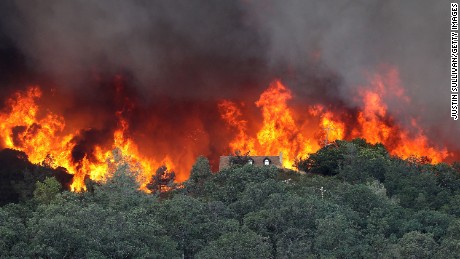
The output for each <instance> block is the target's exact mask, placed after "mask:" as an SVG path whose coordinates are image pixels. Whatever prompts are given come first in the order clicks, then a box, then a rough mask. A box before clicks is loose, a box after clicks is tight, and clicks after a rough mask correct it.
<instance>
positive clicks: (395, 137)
mask: <svg viewBox="0 0 460 259" xmlns="http://www.w3.org/2000/svg"><path fill="white" fill-rule="evenodd" d="M387 91H389V92H391V93H392V95H393V96H394V97H396V98H397V99H398V100H400V101H403V102H406V103H407V102H409V101H410V100H409V98H407V97H406V96H405V94H404V89H403V88H402V87H401V86H400V83H399V75H398V72H397V70H395V69H390V70H389V71H388V72H387V73H385V74H384V75H383V76H381V75H375V76H374V77H373V80H372V81H371V85H370V86H369V87H366V88H362V89H361V90H360V92H359V94H360V96H361V97H362V100H363V107H362V109H361V110H360V111H359V112H358V113H357V117H356V120H357V122H358V124H357V125H347V124H346V123H345V121H344V120H343V119H342V117H341V116H342V115H341V114H338V113H334V112H332V111H330V110H327V109H326V108H325V107H324V106H322V105H311V106H308V107H307V111H308V112H307V113H305V114H302V113H301V112H298V109H297V110H296V109H294V108H292V107H290V106H289V105H288V101H289V100H290V99H291V98H292V94H291V91H290V90H289V89H287V88H286V86H284V85H283V84H282V83H281V82H280V81H274V82H273V83H272V84H271V85H270V86H269V87H268V89H267V90H265V91H264V92H263V93H262V94H261V96H260V98H259V100H258V101H256V103H255V105H256V106H257V107H259V108H260V109H261V113H262V116H263V121H262V123H261V126H260V129H259V131H258V132H256V133H253V134H252V137H251V134H249V133H248V132H246V129H247V128H246V121H245V120H243V119H242V118H241V117H242V114H241V111H240V110H239V109H238V107H237V106H236V104H235V103H232V102H230V101H227V100H224V101H222V102H221V103H220V107H227V108H226V109H221V117H222V118H223V119H224V120H225V121H226V122H227V123H228V124H229V126H231V127H234V128H236V129H238V134H237V136H236V137H235V138H234V140H233V141H232V142H231V143H230V145H229V147H230V148H231V149H233V150H243V151H250V152H251V154H253V155H274V154H278V153H279V152H282V153H283V166H284V167H286V168H292V165H293V163H294V161H295V159H298V158H301V157H305V156H308V155H309V154H310V153H313V152H316V151H317V150H318V149H319V148H320V147H321V146H320V145H319V144H318V142H320V143H321V145H325V144H328V143H330V142H332V141H334V140H343V139H352V138H356V137H361V138H365V139H366V140H367V141H368V142H370V143H373V144H375V143H382V144H384V145H385V146H386V147H387V148H388V149H389V152H390V153H391V154H393V155H397V156H400V157H401V158H403V159H405V158H409V157H411V156H416V157H428V158H429V159H431V162H432V163H439V162H441V161H443V160H444V159H445V158H446V157H447V156H448V155H449V153H448V152H447V149H446V148H443V149H439V148H435V147H433V146H430V143H429V140H428V138H427V137H426V135H425V134H424V132H423V130H422V129H421V128H420V127H419V126H418V124H417V121H416V120H415V119H412V124H411V126H412V128H411V129H410V130H411V131H409V129H404V128H402V126H401V125H398V124H396V123H395V122H394V119H393V118H392V117H391V116H390V115H389V114H388V112H387V105H386V104H385V103H384V101H383V99H382V97H385V96H386V94H387ZM294 118H300V119H294ZM308 121H310V123H308ZM312 122H313V124H312ZM315 122H317V123H316V124H315ZM346 132H350V134H348V135H346ZM410 132H416V133H415V134H410ZM315 136H316V137H315ZM318 136H320V137H319V138H318ZM318 140H319V141H318Z"/></svg>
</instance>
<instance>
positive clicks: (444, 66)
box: [0, 0, 460, 148]
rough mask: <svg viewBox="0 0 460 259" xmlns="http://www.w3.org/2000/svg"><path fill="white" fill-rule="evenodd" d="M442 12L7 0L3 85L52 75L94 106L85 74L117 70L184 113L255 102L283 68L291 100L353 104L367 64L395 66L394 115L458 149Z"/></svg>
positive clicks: (302, 2)
mask: <svg viewBox="0 0 460 259" xmlns="http://www.w3.org/2000/svg"><path fill="white" fill-rule="evenodd" d="M449 19H450V4H449V1H429V0H423V1H419V0H417V1H416V0H412V1H402V0H399V1H398V0H389V1H374V0H355V1H339V0H333V1H325V0H315V1H309V0H290V1H280V0H278V1H276V0H259V1H253V0H240V1H210V0H208V1H203V0H192V1H190V0H183V1H176V0H173V1H150V0H145V1H123V0H110V1H108V0H107V1H105V0H99V1H91V0H74V1H59V0H46V1H26V0H19V1H12V0H11V1H10V0H5V1H1V2H0V69H1V71H0V84H1V86H0V87H2V89H4V91H3V93H8V92H9V90H11V89H16V88H20V87H22V84H25V83H30V82H32V81H33V80H37V81H46V82H52V85H57V86H58V87H59V88H60V89H61V90H62V91H64V92H67V93H70V94H72V93H73V94H74V95H80V97H79V98H80V99H81V100H85V101H83V102H84V103H85V105H86V106H91V105H95V106H98V105H104V103H107V102H109V101H107V102H106V101H104V100H105V99H107V98H108V97H107V96H104V95H105V92H104V89H101V88H95V87H94V84H93V83H91V82H92V80H94V78H95V77H98V76H101V75H102V77H104V75H113V74H118V73H122V74H124V75H126V76H127V78H129V85H130V86H131V87H132V89H131V90H130V93H131V95H132V96H133V99H137V100H139V102H143V103H146V104H152V103H153V104H155V103H157V104H158V103H161V104H163V103H164V102H165V101H164V100H168V105H170V106H174V104H177V107H179V108H178V110H179V111H184V112H185V111H189V109H188V108H189V107H190V106H193V105H194V104H196V101H199V102H200V103H201V104H200V107H201V108H197V109H198V110H200V111H197V113H200V112H201V113H202V111H203V109H205V108H206V109H212V108H211V107H212V105H207V104H206V105H203V104H202V103H203V102H209V103H211V104H212V103H213V102H214V101H217V100H220V99H222V98H228V99H234V98H239V99H247V100H252V101H254V100H256V99H257V97H258V95H259V94H260V92H261V91H262V90H263V89H265V88H266V87H267V85H268V84H269V82H270V81H272V80H273V79H275V78H280V79H281V80H282V81H283V82H285V83H286V84H287V85H288V86H289V87H290V88H291V89H292V91H293V94H294V96H295V98H294V100H293V101H294V102H300V103H306V104H308V103H315V102H322V103H333V102H334V103H338V104H340V105H345V106H347V107H349V108H353V107H355V106H359V105H360V103H359V102H357V101H356V99H355V98H354V97H355V96H356V89H357V88H358V87H363V86H365V85H366V82H368V79H369V78H368V76H369V74H372V73H375V72H378V71H379V70H380V69H382V68H384V67H385V66H395V67H396V68H397V69H398V70H399V73H400V77H401V80H402V85H403V86H404V88H405V90H406V94H407V95H408V96H409V97H410V99H411V101H410V103H409V105H406V106H401V105H400V104H398V103H396V102H395V103H392V100H387V101H388V102H389V104H390V105H389V110H390V111H391V112H393V113H394V114H398V115H397V118H396V119H397V120H400V122H401V123H403V124H404V123H407V121H408V118H409V117H418V118H419V120H420V123H421V125H423V126H424V129H425V131H426V132H427V133H428V134H429V135H430V136H431V138H432V139H438V140H440V141H441V142H442V143H449V145H452V146H453V147H455V148H460V144H456V143H454V142H453V140H449V138H452V136H458V135H459V134H460V124H459V123H457V122H455V121H453V120H452V119H451V118H450V117H449V116H450V108H449V104H450V92H449V91H450V88H449V76H450V74H449V73H450V70H449V62H450V56H449V47H450V45H449V42H450V34H449V30H450V20H449ZM82 93H84V94H82ZM1 97H2V98H0V99H4V97H6V95H3V94H2V96H1ZM77 99H78V98H77ZM81 100H80V101H74V102H77V103H81ZM101 103H102V104H101ZM185 104H186V105H187V107H185ZM203 107H205V108H203ZM163 109H164V112H165V113H167V115H164V116H170V113H171V111H173V110H174V109H168V108H167V107H166V108H164V107H163ZM174 111H176V110H174ZM192 112H193V109H192ZM211 113H212V112H211ZM179 114H180V112H179ZM159 116H160V117H162V116H163V115H159ZM177 123H180V122H177ZM171 127H172V128H173V126H171ZM168 130H169V129H168Z"/></svg>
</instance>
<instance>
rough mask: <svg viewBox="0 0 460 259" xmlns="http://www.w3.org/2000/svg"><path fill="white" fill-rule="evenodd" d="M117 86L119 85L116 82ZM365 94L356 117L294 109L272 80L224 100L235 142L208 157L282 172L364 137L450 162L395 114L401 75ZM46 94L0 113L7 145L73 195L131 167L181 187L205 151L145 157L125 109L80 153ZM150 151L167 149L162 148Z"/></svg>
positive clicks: (17, 101)
mask: <svg viewBox="0 0 460 259" xmlns="http://www.w3.org/2000/svg"><path fill="white" fill-rule="evenodd" d="M114 87H115V88H118V87H120V85H119V84H117V83H115V84H114ZM360 89H361V90H359V93H358V94H357V97H359V98H360V99H361V103H362V105H361V107H360V108H359V109H358V110H357V111H354V110H351V109H350V110H343V111H338V110H337V109H332V108H331V107H329V106H328V105H318V104H311V105H310V104H307V105H303V106H299V105H292V104H290V100H291V99H292V98H293V94H292V92H291V90H290V89H289V88H288V87H287V86H286V85H284V84H283V83H282V82H281V81H280V80H275V81H273V82H272V83H271V84H270V85H269V87H268V89H266V90H265V91H264V92H263V93H262V94H261V95H260V97H259V99H258V100H257V101H255V103H244V102H242V101H232V100H221V101H220V102H219V103H218V104H216V106H215V109H216V110H217V111H218V112H219V114H220V117H221V118H220V123H221V124H223V125H227V126H228V127H227V132H226V134H227V135H229V136H232V139H231V141H230V142H229V143H225V145H224V147H223V148H222V147H216V148H214V149H210V150H217V152H220V153H219V154H208V155H211V156H212V155H214V156H217V155H223V154H224V152H228V151H229V150H230V151H235V150H240V151H245V152H246V151H250V154H251V155H277V154H279V153H280V152H282V157H283V166H284V167H286V168H293V164H294V161H295V159H298V158H301V157H305V156H307V155H308V154H309V153H313V152H315V151H317V150H318V149H319V148H321V146H323V145H325V144H327V143H328V142H332V141H334V140H343V139H352V138H355V137H362V138H365V139H366V140H367V141H369V142H371V143H383V144H384V145H385V146H386V147H387V148H388V149H389V151H390V153H391V154H393V155H397V156H400V157H402V158H408V157H410V156H417V157H422V156H426V157H428V158H429V159H431V162H432V163H438V162H441V161H443V160H445V159H446V158H447V157H448V156H449V155H451V154H450V153H449V152H448V150H447V149H446V148H439V147H436V146H434V145H433V143H432V142H430V140H429V139H428V137H427V136H426V135H425V133H424V131H423V129H422V128H421V127H420V126H418V123H417V119H416V118H412V119H410V123H405V124H404V125H409V126H403V124H402V123H400V122H398V121H396V120H395V119H394V118H393V117H392V116H391V114H389V112H388V106H387V104H386V103H385V98H386V97H392V98H396V99H398V100H399V101H400V102H402V103H407V104H409V103H410V100H409V99H408V98H407V97H406V95H405V94H404V88H403V87H402V86H401V85H400V82H399V76H398V72H397V70H396V69H390V70H389V71H386V72H385V73H382V74H376V75H374V76H372V77H371V80H370V82H369V85H367V86H363V87H362V88H360ZM42 95H43V93H42V90H41V89H40V87H39V86H30V87H29V88H28V89H27V90H26V91H18V92H16V93H14V94H13V95H12V96H11V97H10V98H9V99H8V100H7V102H6V105H5V108H4V109H3V111H2V112H1V113H0V132H1V136H2V141H3V146H4V147H7V148H12V149H17V150H21V151H24V152H25V153H26V154H27V155H28V156H29V159H30V161H31V162H33V163H44V164H46V165H48V166H51V167H53V168H56V167H64V168H66V169H67V170H68V171H69V173H71V174H73V175H74V179H73V183H72V185H71V189H72V190H73V191H82V190H85V188H86V187H85V184H84V180H85V177H89V178H91V179H93V180H95V181H102V182H103V181H105V180H106V179H107V178H109V177H110V176H111V175H113V173H114V171H115V170H116V168H117V166H118V164H119V163H120V161H123V162H127V163H128V164H129V165H130V166H131V168H132V169H133V170H134V171H137V172H139V174H138V176H137V177H138V181H139V182H140V183H141V189H143V190H146V185H147V184H148V181H149V180H150V179H151V177H152V175H153V174H154V172H155V170H156V169H157V168H158V167H160V166H162V165H166V167H167V168H168V169H170V170H174V171H176V173H177V175H178V178H177V180H178V181H183V180H185V179H187V178H188V174H189V170H190V168H191V166H192V164H193V161H194V160H193V157H194V156H197V155H199V152H201V151H196V150H187V149H193V148H196V145H190V146H186V147H185V150H186V151H184V152H185V153H186V156H185V158H184V156H183V155H181V154H175V153H169V154H166V155H162V156H149V155H143V152H141V151H140V149H139V146H138V144H139V142H136V140H135V139H134V138H133V137H132V134H133V132H132V131H131V129H130V123H129V120H128V119H127V118H126V113H125V111H124V110H123V109H120V110H117V111H116V113H115V116H114V118H116V120H117V127H116V128H115V129H114V130H113V131H112V134H111V139H110V140H107V143H109V144H107V145H105V144H95V145H93V146H92V147H91V149H90V150H84V151H81V152H77V150H78V145H79V144H78V143H79V138H80V137H81V135H82V132H84V130H85V129H81V128H72V126H69V125H67V124H66V122H68V121H72V119H71V118H64V116H63V115H61V114H56V113H54V112H52V111H51V110H50V109H48V107H43V106H40V105H39V100H40V98H41V97H42ZM251 105H255V107H254V108H255V110H259V111H260V114H247V113H245V112H243V108H244V107H247V106H251ZM257 116H259V117H257ZM260 116H261V117H260ZM70 125H76V124H74V123H72V124H70ZM158 127H161V125H159V126H158ZM202 130H203V129H202V128H198V129H190V130H189V131H190V132H194V131H197V132H200V131H202ZM192 135H193V134H192ZM145 137H146V138H148V136H145ZM166 137H167V136H165V138H166ZM137 141H139V140H137ZM158 142H159V140H158ZM210 142H211V144H209V143H203V144H202V145H211V146H212V142H213V140H212V139H211V140H210ZM216 142H218V140H216ZM153 143H155V142H153ZM151 148H161V145H159V146H158V147H157V146H153V147H151ZM181 150H182V149H181ZM200 150H202V149H200ZM182 153H183V152H182Z"/></svg>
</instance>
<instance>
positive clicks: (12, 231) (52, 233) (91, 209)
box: [0, 139, 460, 258]
mask: <svg viewBox="0 0 460 259" xmlns="http://www.w3.org/2000/svg"><path fill="white" fill-rule="evenodd" d="M297 166H298V168H299V169H301V170H302V171H305V172H306V173H305V174H300V173H298V172H295V171H291V170H283V169H278V168H275V167H272V166H264V167H256V166H252V165H243V166H233V167H230V168H227V169H224V170H222V171H220V172H218V173H212V172H211V169H210V166H209V162H208V160H207V159H206V158H204V157H200V158H198V159H197V160H196V162H195V165H194V166H193V169H192V171H191V176H190V179H189V180H188V181H186V182H184V183H183V184H181V185H172V186H170V187H169V188H171V189H170V190H169V191H167V192H161V193H160V192H159V191H155V192H153V193H151V194H149V193H145V192H142V191H139V186H138V184H137V182H136V181H135V178H134V176H133V174H132V173H131V171H130V168H129V166H128V165H127V164H123V165H121V166H120V167H119V168H118V170H117V172H116V173H115V175H114V177H113V178H111V179H109V180H108V181H107V182H106V183H104V184H96V183H90V182H88V191H87V192H84V193H72V192H68V191H63V190H62V187H61V184H60V182H61V181H57V180H56V179H55V178H54V177H47V178H44V179H39V181H38V182H37V183H36V184H34V185H33V186H34V188H33V191H30V193H32V194H31V195H23V197H22V196H21V197H22V198H21V197H19V196H18V197H19V198H18V197H16V198H15V200H11V202H8V203H7V202H5V204H4V205H3V206H2V207H0V257H2V258H3V257H5V258H183V257H185V258H458V257H457V256H458V255H460V172H459V170H460V166H459V165H458V164H457V163H454V164H450V165H449V164H437V165H431V164H429V163H427V159H423V158H421V159H420V158H411V159H408V160H402V159H399V158H396V157H391V156H390V155H389V154H388V152H387V151H386V150H385V148H384V147H383V146H382V145H370V144H368V143H366V142H365V141H364V140H361V139H356V140H353V141H350V142H347V141H337V142H336V143H335V144H334V145H330V146H328V147H325V148H323V149H321V150H319V151H318V152H317V153H315V154H312V155H311V156H309V158H308V159H304V160H299V161H297ZM3 171H4V170H3V169H2V172H3ZM3 174H4V175H6V173H3ZM0 181H2V182H3V183H2V186H6V185H8V184H9V183H6V182H5V181H6V180H5V177H2V178H1V179H0ZM29 182H30V181H29ZM13 189H14V188H13ZM13 189H12V190H13ZM28 189H30V187H29V188H28ZM13 202H14V203H13Z"/></svg>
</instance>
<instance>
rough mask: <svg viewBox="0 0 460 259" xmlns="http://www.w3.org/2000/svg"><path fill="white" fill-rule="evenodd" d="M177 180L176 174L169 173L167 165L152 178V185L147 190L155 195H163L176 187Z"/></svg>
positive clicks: (161, 167)
mask: <svg viewBox="0 0 460 259" xmlns="http://www.w3.org/2000/svg"><path fill="white" fill-rule="evenodd" d="M175 179H176V173H175V172H174V171H169V170H168V168H167V167H166V166H165V165H163V166H160V167H158V169H157V170H156V172H155V174H154V175H153V176H152V179H151V181H150V183H148V184H147V189H149V190H150V191H151V192H152V193H154V194H160V195H161V194H162V193H166V192H168V191H170V190H171V189H173V188H174V187H175V184H174V180H175Z"/></svg>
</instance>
